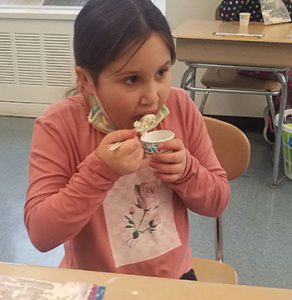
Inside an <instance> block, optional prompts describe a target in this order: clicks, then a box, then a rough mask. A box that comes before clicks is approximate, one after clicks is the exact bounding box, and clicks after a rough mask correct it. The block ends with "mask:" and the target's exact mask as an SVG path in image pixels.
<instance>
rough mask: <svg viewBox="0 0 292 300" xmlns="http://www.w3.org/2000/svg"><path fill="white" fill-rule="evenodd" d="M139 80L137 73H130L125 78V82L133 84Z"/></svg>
mask: <svg viewBox="0 0 292 300" xmlns="http://www.w3.org/2000/svg"><path fill="white" fill-rule="evenodd" d="M138 81H139V78H138V76H137V75H132V76H129V77H127V78H126V83H127V84H135V83H137V82H138Z"/></svg>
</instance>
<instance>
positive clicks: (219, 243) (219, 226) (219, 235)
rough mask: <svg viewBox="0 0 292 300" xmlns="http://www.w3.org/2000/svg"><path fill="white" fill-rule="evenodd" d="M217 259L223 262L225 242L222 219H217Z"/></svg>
mask: <svg viewBox="0 0 292 300" xmlns="http://www.w3.org/2000/svg"><path fill="white" fill-rule="evenodd" d="M215 236H216V243H215V259H216V260H217V261H223V240H222V222H221V217H219V218H216V219H215Z"/></svg>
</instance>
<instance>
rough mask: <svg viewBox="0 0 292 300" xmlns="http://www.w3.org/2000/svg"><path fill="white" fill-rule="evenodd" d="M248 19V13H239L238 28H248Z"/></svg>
mask: <svg viewBox="0 0 292 300" xmlns="http://www.w3.org/2000/svg"><path fill="white" fill-rule="evenodd" d="M249 19H250V13H247V12H241V13H239V24H240V26H248V24H249Z"/></svg>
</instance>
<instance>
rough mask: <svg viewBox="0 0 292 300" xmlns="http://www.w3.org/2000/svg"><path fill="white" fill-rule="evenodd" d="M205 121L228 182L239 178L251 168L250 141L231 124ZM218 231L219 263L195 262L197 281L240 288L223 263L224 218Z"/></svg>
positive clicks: (217, 248)
mask: <svg viewBox="0 0 292 300" xmlns="http://www.w3.org/2000/svg"><path fill="white" fill-rule="evenodd" d="M204 121H205V124H206V126H207V130H208V133H209V135H210V138H211V140H212V144H213V147H214V150H215V153H216V155H217V158H218V160H219V162H220V163H221V166H222V167H223V168H224V169H225V171H226V173H227V178H228V180H233V179H236V178H238V177H239V176H241V175H242V174H243V173H244V172H245V170H246V169H247V167H248V165H249V160H250V143H249V140H248V139H247V137H246V135H245V134H244V133H243V132H242V131H241V130H240V129H238V128H237V127H235V126H234V125H231V124H229V123H227V122H224V121H221V120H217V119H214V118H209V117H204ZM227 145H229V146H227ZM231 201H232V200H231ZM215 227H216V231H215V236H216V241H215V260H210V259H204V258H197V257H194V258H193V268H194V270H195V272H196V275H197V279H198V280H199V281H206V282H217V283H229V284H236V283H237V273H236V271H235V269H234V268H233V267H232V266H231V265H229V264H226V263H224V262H223V247H222V246H223V245H222V223H221V217H219V218H216V219H215Z"/></svg>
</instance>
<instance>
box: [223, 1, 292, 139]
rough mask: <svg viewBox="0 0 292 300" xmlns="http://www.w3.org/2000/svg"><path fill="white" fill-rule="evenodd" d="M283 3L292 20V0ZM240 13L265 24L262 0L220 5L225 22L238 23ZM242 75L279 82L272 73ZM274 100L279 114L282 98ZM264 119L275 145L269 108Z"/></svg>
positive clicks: (291, 87) (291, 86)
mask: <svg viewBox="0 0 292 300" xmlns="http://www.w3.org/2000/svg"><path fill="white" fill-rule="evenodd" d="M282 1H283V3H284V4H285V5H286V7H287V10H288V12H289V14H290V17H291V19H292V2H291V1H290V0H282ZM240 12H249V13H250V14H251V15H250V21H251V22H263V16H262V11H261V2H260V0H223V1H222V2H221V4H220V17H221V19H222V20H223V21H238V20H239V13H240ZM240 73H241V74H242V75H245V76H250V77H256V78H262V79H273V80H277V78H276V77H275V76H274V75H273V73H270V72H255V71H240ZM273 100H274V106H275V111H276V113H278V111H279V106H280V96H274V97H273ZM290 107H292V70H290V71H289V74H288V94H287V104H286V108H290ZM264 119H265V126H264V130H263V135H264V138H265V140H266V141H267V142H268V143H273V142H274V140H275V133H274V129H273V123H272V120H271V116H270V113H269V109H268V107H266V108H265V110H264Z"/></svg>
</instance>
